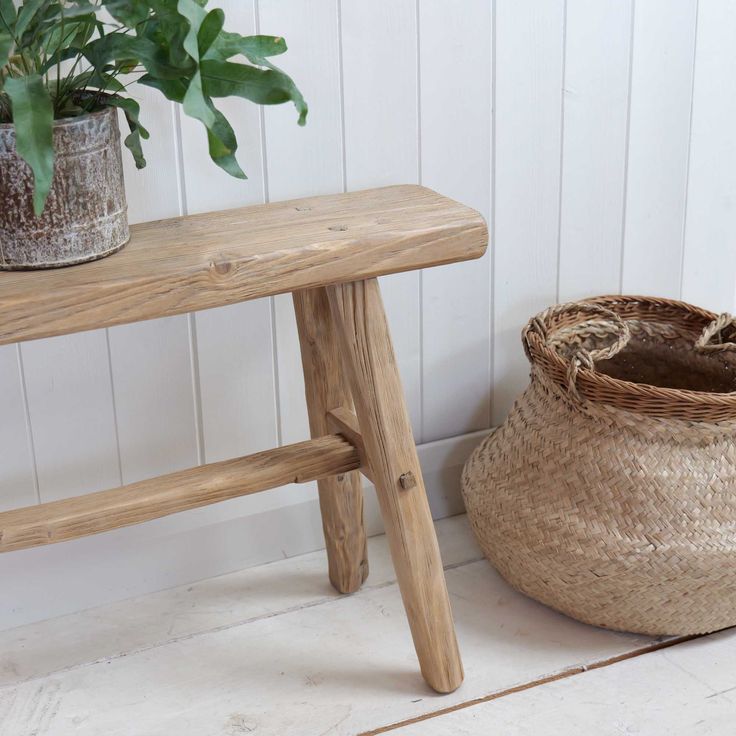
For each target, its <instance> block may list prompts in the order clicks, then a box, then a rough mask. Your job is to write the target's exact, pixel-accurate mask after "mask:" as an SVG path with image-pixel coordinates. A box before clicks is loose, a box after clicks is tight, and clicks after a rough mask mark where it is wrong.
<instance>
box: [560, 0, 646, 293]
mask: <svg viewBox="0 0 736 736" xmlns="http://www.w3.org/2000/svg"><path fill="white" fill-rule="evenodd" d="M631 21H632V4H631V0H597V2H589V0H568V1H567V28H566V49H565V81H564V135H563V154H562V197H561V212H560V218H561V221H560V274H559V298H560V301H568V300H571V299H577V298H580V297H584V296H590V295H592V294H602V293H617V292H618V291H619V289H620V284H621V241H622V231H623V210H624V195H625V178H626V138H627V120H628V99H629V61H630V54H631V29H632V24H631Z"/></svg>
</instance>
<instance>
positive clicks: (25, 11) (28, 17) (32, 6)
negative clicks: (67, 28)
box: [14, 0, 50, 39]
mask: <svg viewBox="0 0 736 736" xmlns="http://www.w3.org/2000/svg"><path fill="white" fill-rule="evenodd" d="M49 2H50V0H26V2H24V3H23V5H21V6H20V9H19V10H18V20H17V21H16V24H15V29H14V34H15V37H16V38H18V39H19V38H20V37H21V36H22V35H23V34H24V33H25V32H26V29H27V28H28V26H29V25H30V24H31V23H32V22H33V20H34V19H35V17H36V14H37V13H38V12H39V10H45V6H46V5H47V4H48V3H49Z"/></svg>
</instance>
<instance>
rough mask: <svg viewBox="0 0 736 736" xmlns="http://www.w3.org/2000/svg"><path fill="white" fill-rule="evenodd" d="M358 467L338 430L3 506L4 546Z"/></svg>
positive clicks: (73, 535)
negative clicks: (117, 484)
mask: <svg viewBox="0 0 736 736" xmlns="http://www.w3.org/2000/svg"><path fill="white" fill-rule="evenodd" d="M359 467H360V456H359V454H358V451H357V449H356V448H355V447H353V446H352V445H351V444H350V443H349V442H348V441H347V440H346V439H345V438H344V437H340V436H339V435H324V436H322V437H319V438H318V439H314V440H308V441H307V442H298V443H296V444H294V445H286V446H285V447H277V448H275V449H273V450H265V451H263V452H258V453H256V454H255V455H248V456H247V457H241V458H236V459H234V460H224V461H222V462H218V463H210V464H208V465H202V466H200V467H198V468H190V469H189V470H181V471H178V472H176V473H170V474H168V475H161V476H159V477H158V478H152V479H151V480H142V481H138V482H137V483H131V484H130V485H127V486H122V487H121V488H113V489H112V490H109V491H98V492H97V493H88V494H86V495H84V496H77V497H75V498H66V499H63V500H61V501H51V502H50V503H44V504H40V505H38V506H28V507H26V508H22V509H15V510H13V511H5V512H3V514H2V516H1V517H0V552H11V551H13V550H19V549H26V548H28V547H38V546H40V545H43V544H53V543H54V542H63V541H65V540H67V539H77V538H79V537H86V536H89V535H90V534H97V533H99V532H107V531H110V530H111V529H118V528H119V527H122V526H130V525H132V524H139V523H140V522H142V521H149V520H151V519H157V518H159V517H161V516H168V515H169V514H175V513H177V512H178V511H186V510H187V509H195V508H198V507H199V506H207V505H208V504H211V503H217V502H218V501H226V500H227V499H229V498H237V497H238V496H246V495H249V494H251V493H258V492H259V491H265V490H268V489H269V488H278V487H279V486H283V485H286V484H287V483H306V482H308V481H310V480H318V479H319V478H325V477H329V476H334V475H335V474H338V473H340V474H344V473H349V472H350V471H353V470H357V469H358V468H359Z"/></svg>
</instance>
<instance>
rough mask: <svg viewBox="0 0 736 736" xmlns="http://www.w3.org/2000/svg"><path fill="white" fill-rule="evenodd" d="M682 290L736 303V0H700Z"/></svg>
mask: <svg viewBox="0 0 736 736" xmlns="http://www.w3.org/2000/svg"><path fill="white" fill-rule="evenodd" d="M695 47H696V52H695V81H694V85H693V119H692V133H691V138H690V173H689V178H688V196H687V210H686V221H685V257H684V261H683V273H682V296H683V298H684V299H686V300H688V301H691V302H694V303H695V304H700V305H702V306H704V307H707V308H708V309H712V310H714V311H716V312H724V311H733V310H734V309H735V308H736V299H734V290H735V288H736V176H734V165H736V164H735V162H736V136H734V135H733V130H734V128H733V124H734V120H736V86H735V85H736V82H735V81H734V80H736V5H735V4H734V3H732V2H729V1H728V0H709V1H708V2H701V3H700V4H699V6H698V30H697V37H696V39H695Z"/></svg>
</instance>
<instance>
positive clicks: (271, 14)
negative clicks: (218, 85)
mask: <svg viewBox="0 0 736 736" xmlns="http://www.w3.org/2000/svg"><path fill="white" fill-rule="evenodd" d="M259 21H260V23H259V26H260V32H261V33H264V34H266V35H278V36H283V37H284V38H285V39H286V43H287V44H288V47H289V50H288V52H287V54H286V55H285V56H284V57H283V61H280V64H281V66H282V67H283V68H284V70H285V71H287V72H288V73H289V74H291V75H292V77H293V78H294V79H295V80H296V82H297V84H298V85H299V88H300V89H301V91H302V93H303V94H304V97H305V98H306V100H307V103H308V104H309V116H308V119H307V125H306V126H305V127H303V128H300V127H298V126H297V124H296V119H297V116H296V112H295V110H294V107H293V106H292V105H279V106H274V107H269V108H266V109H265V110H264V115H265V139H266V148H267V151H268V156H267V181H268V197H269V200H271V201H279V200H284V199H293V198H296V197H305V196H309V195H313V194H328V193H333V192H340V191H342V190H343V188H344V181H343V145H342V97H341V94H342V93H341V85H340V38H339V8H338V1H337V0H324V1H323V2H320V3H313V2H310V1H309V0H281V1H280V2H271V1H269V0H265V1H263V0H262V1H261V2H260V3H259ZM317 38H319V43H315V39H317ZM274 323H275V325H276V348H277V350H276V355H277V375H278V384H279V403H280V406H279V419H280V425H281V426H280V432H281V440H282V442H284V443H285V444H288V443H291V442H298V441H300V440H303V439H305V438H306V437H308V436H309V424H308V420H307V407H306V404H305V402H304V379H303V377H302V370H301V356H300V353H299V341H298V337H297V332H296V321H295V318H294V309H293V306H292V300H291V295H289V294H283V295H280V296H277V297H274Z"/></svg>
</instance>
